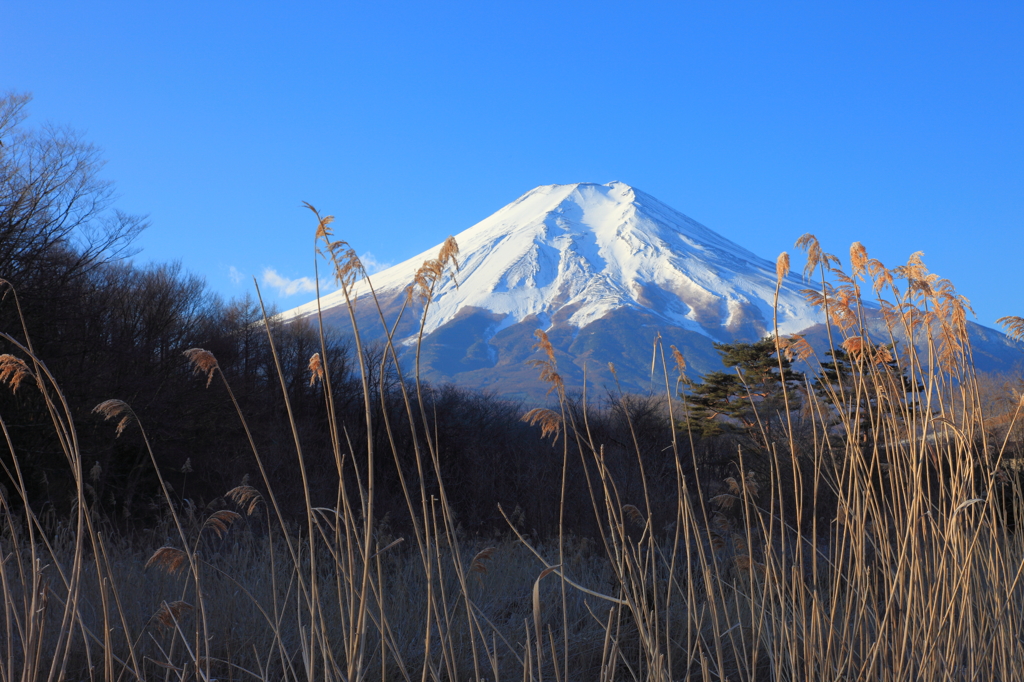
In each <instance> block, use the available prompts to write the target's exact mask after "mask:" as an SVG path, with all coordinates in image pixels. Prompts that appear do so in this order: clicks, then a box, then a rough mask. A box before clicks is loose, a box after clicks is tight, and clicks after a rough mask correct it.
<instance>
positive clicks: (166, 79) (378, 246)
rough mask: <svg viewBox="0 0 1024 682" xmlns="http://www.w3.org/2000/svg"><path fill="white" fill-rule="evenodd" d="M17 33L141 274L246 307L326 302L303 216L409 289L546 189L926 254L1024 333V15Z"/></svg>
mask: <svg viewBox="0 0 1024 682" xmlns="http://www.w3.org/2000/svg"><path fill="white" fill-rule="evenodd" d="M0 9H2V15H0V16H2V28H0V89H2V90H15V91H20V92H24V91H30V92H32V93H33V94H34V96H35V101H34V103H33V104H32V106H31V114H32V118H31V119H30V120H31V121H33V122H36V123H40V122H43V121H52V122H57V123H67V124H70V125H72V126H74V127H76V128H78V129H80V130H82V131H84V132H85V133H86V136H87V138H88V139H89V140H91V141H92V142H94V143H96V144H97V145H99V146H100V147H102V148H103V149H104V150H105V156H106V158H107V159H108V161H109V163H108V165H107V168H106V171H105V172H106V175H107V177H109V178H111V179H113V180H115V181H116V183H117V185H118V187H119V190H120V193H121V195H122V199H121V201H120V203H119V205H120V207H121V208H122V209H124V210H127V211H130V212H136V213H145V214H148V215H149V216H150V219H151V221H152V227H151V228H150V229H149V231H148V232H147V233H146V234H145V236H144V237H143V238H142V239H141V242H140V245H141V246H142V247H143V252H142V254H141V255H140V256H139V259H140V260H142V261H145V260H152V261H167V260H174V259H180V260H181V261H182V262H183V264H184V265H185V267H187V268H188V269H189V270H191V271H193V272H195V273H198V274H201V275H203V276H204V277H206V279H207V281H208V283H209V285H210V286H211V288H213V289H214V290H216V291H219V292H221V293H222V294H224V296H225V297H228V298H229V297H231V296H233V295H238V294H241V293H243V292H244V291H246V290H247V289H251V287H252V285H251V277H252V276H254V275H255V276H257V277H260V278H262V277H263V276H264V273H265V272H267V271H268V269H269V270H272V271H273V272H275V273H277V274H278V276H279V277H281V278H283V279H298V278H301V277H304V276H311V274H312V235H313V227H314V225H313V222H312V220H311V215H309V214H308V213H307V212H306V211H305V210H304V209H301V208H300V202H302V201H309V202H311V203H312V204H314V205H315V206H317V207H318V208H320V209H322V210H323V211H324V212H329V213H334V214H335V215H336V216H337V219H338V220H337V228H338V234H339V236H342V237H344V238H346V239H347V240H348V241H350V242H351V243H352V244H353V245H354V246H355V248H356V249H357V251H359V252H360V253H369V254H372V256H373V257H374V258H375V259H376V260H377V261H378V262H381V263H386V262H392V263H397V262H399V261H401V260H404V259H406V258H409V257H411V256H413V255H415V254H417V253H419V252H420V251H422V250H424V249H426V248H429V247H431V246H432V245H434V244H436V243H439V242H440V241H441V240H442V239H443V238H444V237H445V236H447V235H448V234H453V233H456V232H459V231H461V230H463V229H465V228H467V227H469V226H470V225H472V224H473V223H475V222H477V221H478V220H480V219H482V218H484V217H486V216H487V215H489V214H490V213H492V212H493V211H495V210H497V209H498V208H500V207H501V206H503V205H504V204H506V203H508V202H510V201H512V200H514V199H515V198H517V197H518V196H519V195H520V194H522V193H523V192H525V191H527V190H529V189H531V188H533V187H535V186H537V185H541V184H549V183H569V182H580V181H589V182H608V181H610V180H621V181H623V182H626V183H629V184H632V185H634V186H636V187H638V188H640V189H642V190H644V191H646V192H648V193H650V194H653V195H654V196H656V197H658V198H659V199H661V200H662V201H664V202H665V203H667V204H669V205H670V206H673V207H675V208H677V209H678V210H680V211H682V212H683V213H686V214H687V215H689V216H691V217H693V218H694V219H696V220H698V221H700V222H702V223H704V224H705V225H707V226H708V227H710V228H711V229H713V230H716V231H718V232H720V233H721V234H723V235H725V236H726V237H728V238H730V239H732V240H734V241H736V242H739V243H740V244H742V245H744V246H746V247H747V248H749V249H751V250H752V251H754V252H755V253H759V254H761V255H763V256H764V257H766V258H770V259H774V258H775V256H776V255H777V254H778V253H779V252H780V251H782V250H789V251H791V252H792V251H793V249H792V246H793V242H794V241H795V240H796V239H797V238H798V237H799V236H800V235H801V234H803V233H804V232H813V233H815V234H817V235H818V237H819V238H820V239H821V240H822V242H823V243H824V245H825V247H826V248H827V249H828V250H830V251H833V252H835V253H838V254H840V255H843V256H844V261H845V260H846V258H845V256H846V254H847V250H848V247H849V245H850V243H851V242H852V241H854V240H860V241H862V242H863V243H864V244H865V245H866V246H867V248H868V251H869V253H870V254H871V255H872V256H876V257H879V258H881V259H882V260H883V261H884V262H886V264H888V265H896V264H899V263H901V262H904V261H905V260H906V257H907V256H908V255H909V254H910V253H911V252H913V251H917V250H922V251H924V252H925V261H926V263H928V264H929V266H930V267H931V269H932V271H934V272H937V273H938V274H940V275H942V276H944V277H948V278H950V279H951V280H953V282H954V283H955V284H956V285H957V287H958V288H959V290H960V291H961V293H963V294H965V295H967V296H968V297H969V298H970V299H971V300H972V302H973V303H974V305H975V308H976V310H977V311H978V317H979V321H980V322H982V323H984V324H987V325H992V324H993V323H994V320H995V318H996V317H999V316H1001V315H1007V314H1014V315H1024V295H1022V294H1024V285H1022V283H1021V277H1020V272H1019V271H1018V270H1017V268H1018V267H1022V265H1021V263H1022V255H1024V236H1022V228H1024V192H1022V189H1024V183H1022V180H1024V134H1022V133H1024V125H1022V124H1024V38H1022V36H1024V4H1022V3H1020V2H1013V3H1010V2H1006V3H984V2H978V3H962V2H961V3H946V2H928V3H924V2H921V3H914V4H912V3H893V2H886V3H821V2H807V3H749V4H736V3H722V2H714V3H712V2H706V3H684V2H673V3H653V2H648V3H641V2H637V3H623V2H615V3H609V2H587V3H579V2H573V3H568V2H553V1H551V0H549V1H548V2H532V1H530V2H523V1H517V2H504V3H497V2H481V1H479V0H476V1H474V2H429V3H428V2H417V3H412V2H390V1H386V0H382V1H380V2H359V3H351V2H330V3H282V2H237V3H229V2H209V1H207V2H190V1H179V2H174V3H163V2H137V1H136V2H104V1H99V0H91V1H88V2H82V1H81V0H79V1H76V2H49V1H47V0H33V1H32V2H25V1H21V0H19V1H14V0H0ZM238 273H241V274H242V275H244V276H245V277H242V278H238V277H234V278H233V276H232V275H233V274H235V275H237V274H238ZM247 278H248V279H247ZM239 279H240V280H241V281H236V280H239ZM269 293H270V294H271V296H270V298H272V299H273V300H275V301H276V302H277V305H278V306H279V307H281V308H287V307H291V306H293V305H298V304H300V303H303V302H305V300H306V299H307V298H308V297H309V296H308V294H303V293H298V294H293V295H292V296H290V297H288V296H283V295H281V294H280V293H279V292H278V291H276V290H274V289H273V287H270V288H269Z"/></svg>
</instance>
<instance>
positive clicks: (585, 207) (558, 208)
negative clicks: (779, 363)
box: [285, 182, 818, 338]
mask: <svg viewBox="0 0 1024 682" xmlns="http://www.w3.org/2000/svg"><path fill="white" fill-rule="evenodd" d="M455 240H456V241H457V242H458V244H459V249H460V253H459V265H460V271H459V273H458V275H457V276H456V281H457V285H456V281H452V280H446V281H445V282H444V283H443V285H442V286H441V287H440V289H439V290H438V292H437V295H436V297H435V301H434V302H433V303H432V304H431V307H430V310H429V312H428V316H427V320H426V328H425V330H424V331H425V332H426V333H427V334H429V333H431V332H432V331H434V330H436V329H437V328H438V327H440V326H442V325H444V324H445V323H447V322H449V321H451V320H453V319H454V318H455V316H456V315H457V314H458V313H459V311H461V310H463V309H465V308H467V307H475V308H480V309H485V310H488V311H491V312H492V313H495V314H497V315H498V316H501V321H500V322H498V324H497V327H496V330H497V329H501V328H504V327H507V326H511V325H513V324H515V323H517V322H521V321H522V320H524V319H525V318H527V317H529V316H531V315H535V316H537V318H538V319H539V320H540V321H541V324H542V325H543V326H552V325H553V324H556V323H558V324H566V325H569V326H572V327H575V328H578V329H579V328H583V327H585V326H587V325H588V324H590V323H591V322H594V321H596V320H598V319H600V318H602V317H604V316H605V315H607V314H609V313H610V312H612V311H614V310H617V309H621V308H640V309H644V310H646V311H648V312H651V313H653V314H655V315H656V316H659V317H661V318H663V319H664V320H665V321H666V322H668V323H671V324H673V325H676V326H679V327H683V328H686V329H691V330H693V331H697V332H699V333H701V334H704V335H706V336H710V337H712V338H725V337H727V336H732V335H733V334H735V333H736V332H737V331H739V330H740V329H748V330H750V331H751V332H754V333H763V332H764V331H766V330H770V329H771V326H772V303H773V300H774V297H775V266H774V264H773V263H770V262H769V261H767V260H764V259H763V258H760V257H758V256H756V255H754V254H753V253H751V252H749V251H747V250H746V249H744V248H742V247H740V246H738V245H737V244H734V243H733V242H731V241H729V240H728V239H725V238H724V237H722V236H720V235H718V234H716V233H714V232H712V231H711V230H709V229H708V228H706V227H704V226H703V225H701V224H700V223H698V222H696V221H694V220H692V219H691V218H688V217H687V216H685V215H683V214H682V213H679V212H678V211H676V210H674V209H672V208H670V207H668V206H666V205H665V204H663V203H661V202H660V201H658V200H657V199H655V198H654V197H652V196H650V195H649V194H645V193H644V192H641V191H640V190H637V189H635V188H633V187H630V186H629V185H627V184H625V183H622V182H609V183H607V184H604V185H599V184H593V183H577V184H571V185H544V186H541V187H537V188H535V189H533V190H530V191H529V192H527V193H526V194H524V195H523V196H521V197H520V198H519V199H517V200H515V201H513V202H512V203H510V204H508V205H507V206H505V207H504V208H502V209H500V210H498V211H497V212H496V213H494V214H493V215H491V216H490V217H488V218H485V219H484V220H482V221H480V222H479V223H477V224H476V225H474V226H472V227H470V228H469V229H467V230H465V231H463V232H460V233H459V234H457V235H455ZM438 248H439V247H436V248H434V249H431V250H429V251H427V252H425V253H422V254H420V255H418V256H416V257H414V258H411V259H409V260H407V261H405V262H404V263H400V264H399V265H396V266H394V267H392V268H389V269H388V270H385V271H383V272H380V273H377V274H376V275H373V277H372V278H371V280H372V282H373V285H374V288H375V290H376V292H377V295H378V297H386V296H388V295H394V294H397V293H399V292H401V291H403V290H404V289H405V288H406V287H407V286H408V285H409V284H410V283H411V282H412V280H413V277H414V275H415V272H416V270H417V269H418V268H419V267H420V266H421V265H422V264H423V261H424V260H427V259H430V258H435V257H436V255H437V252H438ZM799 288H800V283H799V281H798V280H797V279H796V278H790V279H787V281H785V282H784V283H783V286H782V290H781V292H780V296H779V323H780V331H781V332H782V333H791V332H796V331H799V330H802V329H805V328H807V327H809V326H811V325H812V324H814V323H815V322H817V321H818V319H817V316H816V314H815V311H814V309H812V308H811V307H810V306H809V305H807V304H806V303H805V302H804V300H803V297H802V296H800V295H799V293H798V289H799ZM364 290H365V283H360V284H357V292H362V291H364ZM343 304H344V299H343V297H342V295H341V293H340V292H335V293H334V294H330V295H327V296H325V297H323V298H322V299H321V305H322V307H323V308H324V309H325V310H326V309H329V308H333V307H334V306H337V305H343ZM315 311H316V302H313V303H310V304H306V305H304V306H300V307H299V308H296V309H294V310H291V311H288V312H287V313H285V317H293V316H303V315H307V314H311V313H314V312H315Z"/></svg>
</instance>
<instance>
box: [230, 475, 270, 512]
mask: <svg viewBox="0 0 1024 682" xmlns="http://www.w3.org/2000/svg"><path fill="white" fill-rule="evenodd" d="M227 497H228V499H230V500H231V501H232V502H234V503H235V504H237V505H238V506H239V507H240V508H242V509H244V510H245V514H246V516H252V515H253V512H255V511H256V509H257V507H259V505H260V503H261V502H263V495H261V494H260V491H258V490H256V488H253V487H252V486H251V485H246V484H244V483H243V484H242V485H240V486H238V487H237V488H232V489H231V490H229V491H228V492H227Z"/></svg>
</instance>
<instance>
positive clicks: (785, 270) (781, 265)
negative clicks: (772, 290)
mask: <svg viewBox="0 0 1024 682" xmlns="http://www.w3.org/2000/svg"><path fill="white" fill-rule="evenodd" d="M788 274H789V254H788V253H786V252H785V251H783V252H782V253H780V254H779V257H778V259H777V260H776V261H775V279H776V281H777V282H778V283H779V284H782V280H783V279H784V278H785V277H786V275H788Z"/></svg>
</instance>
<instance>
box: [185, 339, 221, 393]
mask: <svg viewBox="0 0 1024 682" xmlns="http://www.w3.org/2000/svg"><path fill="white" fill-rule="evenodd" d="M185 357H186V358H188V361H189V362H191V363H192V371H193V372H194V373H196V374H205V375H206V387H207V388H209V387H210V382H212V381H213V372H214V370H216V369H217V358H215V357H213V353H211V352H210V351H208V350H204V349H202V348H189V349H188V350H187V351H185Z"/></svg>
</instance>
